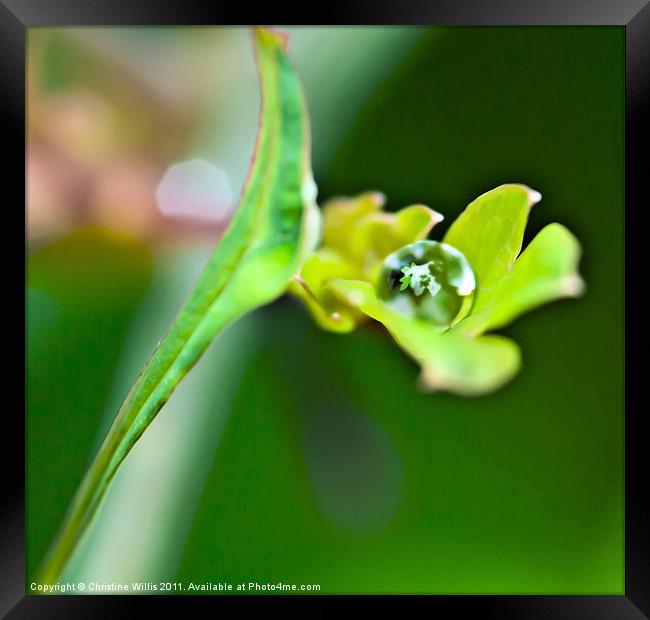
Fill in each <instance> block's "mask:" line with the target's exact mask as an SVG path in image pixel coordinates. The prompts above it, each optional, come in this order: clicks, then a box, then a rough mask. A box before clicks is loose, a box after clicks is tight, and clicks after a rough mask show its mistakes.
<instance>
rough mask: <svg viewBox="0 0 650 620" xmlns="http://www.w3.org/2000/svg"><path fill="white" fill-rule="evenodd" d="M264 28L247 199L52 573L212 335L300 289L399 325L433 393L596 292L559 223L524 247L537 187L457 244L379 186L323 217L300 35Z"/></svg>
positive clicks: (347, 315) (332, 313)
mask: <svg viewBox="0 0 650 620" xmlns="http://www.w3.org/2000/svg"><path fill="white" fill-rule="evenodd" d="M253 39H254V44H255V51H256V59H257V65H258V71H259V77H260V85H261V93H262V106H261V120H260V128H259V134H258V141H257V145H256V152H255V156H254V158H253V164H252V167H251V171H250V174H249V178H248V180H247V182H246V185H245V189H244V192H243V194H242V198H241V201H240V205H239V209H238V211H237V214H236V216H235V217H234V219H233V221H232V222H231V224H230V227H229V228H228V231H227V232H226V234H225V235H224V237H223V238H222V240H221V241H220V243H219V245H218V246H217V248H216V250H215V252H214V254H213V256H212V258H211V259H210V261H209V262H208V265H207V266H206V268H205V271H204V273H203V275H202V276H201V278H200V279H199V282H198V283H197V285H196V287H195V289H194V291H193V292H192V294H191V295H190V298H189V299H188V301H187V302H186V303H185V305H184V306H183V308H182V309H181V311H180V313H179V315H178V317H177V318H176V320H175V322H174V323H173V325H172V326H171V328H170V329H169V331H168V332H167V334H166V335H165V337H164V338H163V340H162V341H161V342H160V344H159V345H158V347H157V348H156V350H155V351H154V353H153V355H152V356H151V358H150V360H149V362H148V363H147V364H146V366H145V368H144V369H143V371H142V372H141V374H140V376H139V377H138V378H137V380H136V382H135V384H134V385H133V387H132V389H131V391H130V392H129V394H128V396H127V397H126V400H125V401H124V403H123V405H122V406H121V408H120V410H119V412H118V414H117V416H116V418H115V420H114V422H113V425H112V426H111V428H110V430H109V432H108V434H107V437H106V439H105V440H104V442H103V444H102V445H101V447H100V449H99V451H98V453H97V455H96V457H95V459H94V460H93V462H92V464H91V466H90V468H89V469H88V471H87V473H86V475H85V477H84V479H83V481H82V483H81V485H80V487H79V489H78V491H77V493H76V495H75V497H74V498H73V501H72V504H71V507H70V509H69V512H68V514H67V515H66V518H65V521H64V524H63V526H62V528H61V531H60V532H59V534H58V536H57V538H56V540H55V541H54V544H53V546H52V548H51V550H50V552H49V554H48V556H47V557H46V559H45V562H44V564H43V567H42V571H41V575H40V579H41V581H43V582H45V583H52V582H55V581H56V580H57V579H58V578H59V577H60V574H61V571H62V570H63V568H64V566H65V564H66V562H67V561H68V559H69V557H70V555H71V553H72V551H73V550H74V548H75V547H76V545H77V543H78V541H79V539H80V537H81V535H82V534H83V532H84V530H85V528H86V527H87V525H88V524H89V522H90V521H91V519H92V517H93V515H94V514H95V513H96V511H97V509H98V507H99V504H100V502H101V500H102V497H103V496H104V494H105V493H106V491H107V489H108V487H109V484H110V482H111V480H112V478H113V477H114V475H115V473H116V472H117V470H118V468H119V466H120V464H121V463H122V461H123V460H124V459H125V458H126V456H127V455H128V453H129V452H130V450H131V449H132V447H133V446H134V444H135V443H136V441H137V440H138V438H139V437H140V436H141V435H142V433H143V432H144V431H145V430H146V428H147V427H148V425H149V424H150V423H151V421H152V420H153V419H154V417H155V416H156V414H157V413H158V411H160V409H161V408H162V407H163V405H164V404H165V402H166V401H167V399H168V398H169V397H170V395H171V393H172V392H173V390H174V389H175V387H176V386H177V385H178V384H179V382H180V381H181V380H182V379H183V377H184V376H185V374H186V373H187V372H188V371H189V370H190V369H191V367H192V366H193V365H194V364H195V363H196V362H197V361H198V359H199V358H200V356H201V354H202V353H203V352H204V351H205V349H206V348H207V347H208V345H209V344H210V343H211V342H212V341H213V340H214V338H215V337H216V336H217V335H218V334H219V333H220V332H221V331H222V330H223V329H224V328H225V327H226V326H227V325H229V324H230V323H232V322H233V321H235V320H237V319H238V318H239V317H241V316H242V315H244V314H245V313H247V312H250V311H252V310H254V309H255V308H258V307H259V306H262V305H264V304H267V303H270V302H271V301H273V300H274V299H276V298H278V297H279V296H281V295H282V294H283V293H284V292H285V291H287V290H288V291H289V292H291V293H292V294H294V295H296V296H298V297H300V298H301V299H302V300H304V301H305V303H306V304H307V306H308V308H309V310H310V311H311V312H312V314H313V316H314V317H315V319H316V321H317V322H318V323H319V324H320V325H321V326H322V327H324V328H325V329H328V330H331V331H337V332H349V331H351V330H352V329H354V328H355V327H356V326H357V325H359V324H360V323H362V322H363V321H364V320H366V319H367V318H373V319H375V320H377V321H379V322H381V323H383V324H384V325H385V326H386V328H387V329H388V330H389V331H390V332H391V334H392V335H393V336H394V337H395V339H396V341H397V342H398V343H399V344H400V346H402V347H403V348H404V349H405V350H406V351H407V352H408V353H409V354H410V355H412V356H413V357H414V358H415V359H416V360H417V361H418V362H419V363H420V364H421V366H422V384H423V385H424V386H425V387H426V388H428V389H446V390H450V391H455V392H459V393H463V394H480V393H484V392H487V391H490V390H493V389H495V388H496V387H498V386H499V385H501V384H502V383H504V382H505V381H507V380H508V379H509V378H510V377H512V376H513V374H514V373H515V372H516V371H517V369H518V368H519V364H520V360H519V352H518V348H517V346H516V345H515V343H513V342H512V341H510V340H508V339H506V338H503V337H500V336H491V335H484V334H485V332H486V331H488V330H491V329H495V328H498V327H500V326H502V325H505V324H506V323H507V322H509V321H511V320H512V319H514V318H515V317H516V316H518V315H519V314H521V313H522V312H524V311H526V310H528V309H530V308H532V307H534V306H536V305H539V304H541V303H544V302H546V301H549V300H551V299H554V298H557V297H561V296H566V295H576V294H578V293H579V292H580V290H581V288H582V284H581V280H580V278H579V276H578V275H577V273H576V264H577V260H578V255H579V247H578V244H577V241H576V240H575V238H574V237H573V236H572V235H571V234H570V233H569V232H568V231H567V230H566V229H565V228H563V227H562V226H560V225H559V224H552V225H550V226H548V227H546V228H545V229H544V230H543V231H542V232H541V233H540V234H539V235H538V236H537V237H536V238H535V240H534V241H533V242H532V243H531V244H530V246H529V247H528V248H527V249H526V250H525V251H524V252H523V253H522V254H521V256H520V257H519V258H517V256H518V254H519V251H520V249H521V245H522V238H523V232H524V227H525V224H526V221H527V216H528V211H529V209H530V207H531V205H532V204H533V203H534V202H536V201H537V200H538V199H539V195H538V194H537V193H536V192H533V191H532V190H529V189H528V188H526V187H524V186H521V185H504V186H502V187H499V188H497V189H495V190H493V191H492V192H488V193H487V194H485V195H483V196H481V197H480V198H478V199H477V200H476V201H474V202H473V203H472V204H470V205H469V207H468V208H467V210H466V211H465V212H464V213H463V214H462V215H461V216H460V218H459V219H458V220H457V221H456V222H455V223H454V224H453V225H452V227H451V228H450V230H449V232H448V233H447V235H446V236H445V238H444V240H443V243H442V244H439V243H436V242H432V241H426V240H425V237H426V236H427V235H428V233H429V232H430V230H431V229H432V227H433V226H434V225H435V224H436V223H437V222H439V221H441V220H442V216H440V215H439V214H437V213H436V212H434V211H432V210H431V209H428V208H427V207H424V206H421V205H416V206H412V207H407V208H405V209H402V210H401V211H399V212H398V213H395V214H390V213H384V212H382V210H381V207H382V206H383V197H382V196H381V195H379V194H363V195H361V196H359V197H357V198H353V199H339V200H336V201H333V202H330V203H329V204H328V205H326V206H325V208H324V210H323V222H322V226H321V222H320V217H321V216H320V213H319V211H318V209H317V207H316V204H315V199H316V186H315V184H314V181H313V178H312V173H311V166H310V154H309V128H308V120H307V118H308V117H307V110H306V106H305V102H304V99H303V94H302V90H301V87H300V82H299V80H298V77H297V74H296V72H295V70H294V69H293V67H292V66H291V64H290V63H289V60H288V58H287V55H286V39H285V38H284V37H283V36H282V35H280V34H278V33H275V32H273V31H270V30H267V29H261V28H258V29H255V30H254V33H253ZM321 233H322V244H321V246H320V248H318V249H317V245H318V242H319V239H320V237H321ZM396 274H397V276H398V277H396Z"/></svg>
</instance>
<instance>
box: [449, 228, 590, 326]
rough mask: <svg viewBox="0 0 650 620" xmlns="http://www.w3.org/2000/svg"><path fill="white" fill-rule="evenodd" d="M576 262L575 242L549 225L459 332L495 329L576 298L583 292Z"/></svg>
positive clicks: (576, 245)
mask: <svg viewBox="0 0 650 620" xmlns="http://www.w3.org/2000/svg"><path fill="white" fill-rule="evenodd" d="M579 259H580V244H579V243H578V240H577V239H576V238H575V237H574V236H573V235H572V234H571V233H570V232H569V231H568V230H567V229H566V228H565V227H564V226H562V225H561V224H549V225H548V226H546V227H545V228H543V229H542V230H541V231H540V232H539V233H538V235H537V236H536V237H535V238H534V239H533V240H532V241H531V243H530V245H529V246H528V247H527V248H526V249H525V250H524V251H523V252H522V254H521V256H519V258H518V259H517V260H516V261H515V264H514V266H513V268H512V270H511V271H510V273H508V274H507V275H505V276H504V277H503V278H502V280H501V281H500V283H499V284H498V286H497V287H496V289H495V291H494V293H493V294H491V295H490V296H489V298H488V299H487V301H483V304H482V306H481V307H479V308H477V309H476V310H475V311H474V312H473V313H472V316H471V317H469V318H468V319H467V321H466V325H464V326H462V328H461V329H463V330H464V331H466V332H469V331H471V332H474V333H476V332H478V331H486V330H490V329H497V328H499V327H503V326H504V325H507V324H508V323H510V322H511V321H513V320H514V319H515V318H517V317H518V316H519V315H521V314H523V313H525V312H528V311H529V310H532V309H534V308H536V307H537V306H540V305H542V304H544V303H547V302H549V301H553V300H554V299H559V298H562V297H578V296H579V295H581V294H582V292H583V290H584V283H583V281H582V278H581V277H580V276H579V274H578V261H579ZM459 327H460V326H459Z"/></svg>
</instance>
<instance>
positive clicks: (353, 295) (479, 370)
mask: <svg viewBox="0 0 650 620" xmlns="http://www.w3.org/2000/svg"><path fill="white" fill-rule="evenodd" d="M330 287H331V288H332V289H333V290H334V291H336V292H337V294H339V295H340V296H341V297H342V298H343V299H345V300H346V302H347V303H349V304H350V305H352V306H354V307H356V308H359V310H361V311H362V312H365V313H366V314H367V315H368V316H370V317H372V318H373V319H375V320H377V321H379V322H380V323H382V324H383V325H384V327H386V329H388V331H389V332H390V333H391V334H392V336H393V337H394V338H395V341H396V342H397V343H398V344H399V345H400V346H401V347H402V348H403V349H404V350H405V351H406V352H407V353H408V354H409V355H410V356H411V357H413V359H415V360H416V361H417V362H418V363H419V364H420V366H421V367H422V372H421V375H420V383H421V385H422V387H423V388H424V389H425V390H427V391H436V390H449V391H452V392H457V393H459V394H464V395H468V396H475V395H480V394H484V393H486V392H490V391H492V390H494V389H496V388H497V387H499V386H500V385H502V384H503V383H505V382H507V381H508V380H510V379H511V378H512V377H513V376H514V375H515V374H516V373H517V372H518V370H519V367H520V364H521V361H520V354H519V348H518V347H517V345H516V344H515V343H514V342H513V341H512V340H509V339H508V338H504V337H502V336H481V337H478V338H472V337H467V336H466V335H465V334H463V333H462V332H460V331H453V330H452V331H445V328H442V327H437V326H435V325H432V324H431V323H429V322H428V321H423V320H420V319H416V318H413V317H406V316H404V315H402V314H400V313H399V312H397V311H395V310H392V309H390V308H389V307H388V306H386V304H384V303H382V302H381V300H380V299H379V298H378V297H377V294H376V291H375V289H374V287H373V286H372V285H371V284H369V283H368V282H360V281H352V280H335V281H333V282H331V283H330Z"/></svg>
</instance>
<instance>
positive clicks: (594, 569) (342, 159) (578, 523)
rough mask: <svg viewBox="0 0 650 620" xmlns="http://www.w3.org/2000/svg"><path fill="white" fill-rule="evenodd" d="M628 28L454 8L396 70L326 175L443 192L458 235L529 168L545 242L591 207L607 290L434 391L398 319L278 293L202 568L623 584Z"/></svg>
mask: <svg viewBox="0 0 650 620" xmlns="http://www.w3.org/2000/svg"><path fill="white" fill-rule="evenodd" d="M623 42H624V40H623V30H622V29H621V28H489V29H487V28H450V29H444V30H432V31H431V32H430V33H428V34H427V35H426V36H425V37H424V38H423V40H422V41H421V43H420V44H419V46H418V47H417V49H416V50H415V51H414V52H413V53H412V54H411V56H410V57H409V58H408V60H407V61H406V62H405V63H404V64H403V65H402V66H401V67H400V68H399V69H398V70H397V71H396V72H395V73H394V74H393V75H391V76H387V79H386V81H385V82H384V83H383V84H382V85H381V87H380V88H379V89H378V90H377V91H376V92H375V93H374V94H373V96H372V97H371V98H370V99H369V100H368V102H367V104H366V105H365V107H364V109H363V111H362V113H361V115H360V116H359V118H358V120H357V122H356V124H355V126H354V127H353V129H352V130H351V132H350V133H349V135H348V136H347V137H346V139H345V141H344V143H343V144H342V146H341V148H340V149H339V151H338V152H337V154H336V156H335V157H334V160H333V161H332V162H331V165H330V166H329V168H328V169H327V170H320V171H316V172H317V181H319V184H320V195H321V197H323V198H326V197H329V196H331V195H333V194H343V193H356V192H359V191H363V190H367V189H379V190H382V191H384V192H385V193H386V194H387V195H388V199H389V204H390V206H391V207H392V208H398V207H400V206H404V205H406V204H409V203H414V202H422V203H425V204H428V205H429V206H431V207H433V208H434V209H436V210H438V211H440V212H441V213H443V214H444V215H445V217H446V221H445V222H444V224H443V225H440V230H438V231H436V232H435V234H434V235H433V237H434V238H440V237H441V236H442V233H443V231H444V230H445V229H446V227H447V226H448V225H449V223H450V222H452V221H453V220H454V218H455V217H456V216H457V215H458V213H460V211H461V210H462V209H463V208H464V207H465V205H466V204H467V203H468V202H469V201H470V200H471V199H473V198H474V197H476V196H477V195H478V194H480V193H482V192H484V191H487V190H489V189H491V188H492V187H495V186H496V185H499V184H501V183H505V182H522V183H526V184H528V185H530V186H531V187H533V188H534V189H536V190H538V191H540V192H541V193H542V194H543V196H544V199H543V201H542V202H541V203H540V204H538V205H537V206H535V207H534V210H533V212H532V215H531V220H530V224H529V228H528V233H527V239H526V241H529V240H530V239H531V238H532V236H533V235H534V234H536V233H537V232H538V231H539V230H540V229H541V228H542V227H543V226H544V225H545V224H547V223H550V222H553V221H559V222H561V223H563V224H565V225H566V226H567V227H568V228H569V229H571V230H572V232H574V233H575V234H576V235H577V237H578V238H579V239H580V241H581V243H582V245H583V248H584V257H583V261H582V266H581V271H582V273H583V275H584V278H585V280H586V282H587V287H588V289H587V293H586V295H585V296H584V298H582V299H580V300H578V301H562V302H558V303H555V304H553V305H551V306H549V307H546V308H543V309H541V310H539V311H536V312H534V313H532V314H529V315H527V316H525V317H523V318H522V319H520V320H519V321H517V322H516V323H515V324H514V325H513V326H511V327H509V328H508V329H507V330H505V331H507V333H508V335H510V336H511V337H512V338H514V339H515V340H516V341H517V342H518V343H519V344H520V346H521V348H522V352H523V358H524V367H523V370H522V372H521V374H520V375H519V376H518V377H517V378H516V379H515V380H514V381H513V382H512V383H511V384H509V385H508V386H506V387H505V388H504V389H502V390H500V391H499V392H497V393H495V394H493V395H490V396H487V397H483V398H480V399H466V398H460V397H455V396H451V395H444V394H437V395H429V396H426V395H423V394H420V393H419V392H417V390H416V388H415V378H416V367H415V365H414V364H412V363H411V362H409V360H408V359H406V358H405V357H404V356H403V355H402V354H401V353H400V352H399V351H398V349H397V348H396V347H395V345H394V344H393V343H392V342H391V341H390V339H389V338H387V337H386V336H385V335H384V334H383V332H382V331H381V330H380V329H376V328H371V327H368V328H364V329H362V330H360V331H358V332H357V333H354V334H352V335H348V336H344V337H343V336H335V335H331V334H326V333H323V332H321V331H319V330H318V329H317V328H316V327H315V326H313V325H312V324H311V322H310V319H309V317H307V316H306V313H305V312H304V310H302V309H301V308H299V307H298V306H297V305H296V304H294V303H292V302H283V303H281V304H276V305H275V306H274V307H272V308H270V309H267V310H265V311H263V312H264V313H265V320H267V321H268V337H267V340H266V342H265V343H264V345H263V346H262V347H261V350H260V352H259V353H258V354H257V355H256V356H255V359H254V360H253V362H252V364H251V367H250V368H249V370H248V372H247V374H246V377H244V380H243V384H242V387H241V389H240V391H239V395H238V397H237V399H236V402H235V405H234V409H233V412H232V416H231V419H230V423H229V425H228V427H227V428H226V431H225V433H224V435H223V438H222V443H221V446H220V448H219V451H218V453H217V457H216V460H215V463H214V466H213V469H212V472H211V474H210V476H209V479H208V482H207V486H206V490H205V493H204V497H203V500H202V503H201V506H200V508H199V511H198V513H197V517H196V520H195V523H194V527H193V530H192V533H191V536H190V540H189V544H188V547H187V550H186V553H185V559H184V562H183V565H182V567H181V570H180V571H179V575H178V577H179V579H181V580H190V579H193V580H195V581H200V582H204V581H206V580H214V581H219V580H222V581H228V582H230V583H233V584H236V583H238V582H245V583H248V582H251V581H255V582H259V583H266V582H271V583H278V582H279V581H282V582H286V583H298V584H300V583H304V584H306V583H315V584H320V586H321V591H322V592H326V593H331V592H437V593H445V592H448V593H452V592H459V593H460V592H463V593H472V592H494V593H496V592H509V593H515V592H516V593H520V592H531V593H532V592H541V593H621V592H622V591H623V525H624V519H623V398H622V394H623V371H622V369H623V358H622V355H623V348H622V347H623V314H622V299H623V297H622V296H623V278H622V274H623V69H624V65H623V60H624V57H623V50H624V48H623ZM315 148H317V145H315ZM328 412H329V413H328ZM328 415H331V416H332V423H331V426H329V427H328V424H327V423H326V422H323V420H324V419H325V420H326V419H327V416H328ZM337 446H338V448H337ZM342 464H344V465H342ZM346 468H347V475H346ZM382 490H383V491H385V492H384V493H383V494H382Z"/></svg>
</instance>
